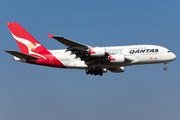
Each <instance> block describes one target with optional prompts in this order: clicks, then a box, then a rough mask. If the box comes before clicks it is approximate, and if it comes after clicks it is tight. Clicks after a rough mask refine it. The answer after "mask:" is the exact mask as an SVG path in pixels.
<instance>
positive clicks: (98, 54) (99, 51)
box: [89, 47, 106, 57]
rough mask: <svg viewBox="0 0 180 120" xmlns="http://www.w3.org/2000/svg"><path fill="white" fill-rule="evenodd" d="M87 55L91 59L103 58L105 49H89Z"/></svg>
mask: <svg viewBox="0 0 180 120" xmlns="http://www.w3.org/2000/svg"><path fill="white" fill-rule="evenodd" d="M89 53H90V55H91V56H92V57H103V56H105V53H106V49H105V47H96V48H91V49H90V50H89Z"/></svg>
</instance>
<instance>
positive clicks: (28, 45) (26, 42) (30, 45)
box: [12, 34, 46, 59]
mask: <svg viewBox="0 0 180 120" xmlns="http://www.w3.org/2000/svg"><path fill="white" fill-rule="evenodd" d="M12 35H13V37H14V38H15V39H16V40H17V41H19V42H20V43H22V44H24V45H26V46H27V48H28V50H29V54H34V55H37V56H40V57H42V58H44V59H46V58H45V57H44V56H42V55H40V54H38V53H35V52H33V51H31V50H32V49H33V50H35V49H36V48H37V47H39V46H41V45H40V44H38V43H35V44H36V46H35V45H34V44H33V43H32V42H30V41H29V40H26V39H23V38H20V37H17V36H15V35H14V34H12Z"/></svg>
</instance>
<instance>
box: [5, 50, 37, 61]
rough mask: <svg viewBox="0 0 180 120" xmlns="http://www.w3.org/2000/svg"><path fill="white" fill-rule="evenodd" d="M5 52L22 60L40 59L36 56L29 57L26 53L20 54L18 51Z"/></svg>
mask: <svg viewBox="0 0 180 120" xmlns="http://www.w3.org/2000/svg"><path fill="white" fill-rule="evenodd" d="M5 52H7V53H9V54H11V55H14V56H16V57H18V58H22V59H39V58H38V57H34V56H31V55H28V54H25V53H21V52H18V51H12V50H5Z"/></svg>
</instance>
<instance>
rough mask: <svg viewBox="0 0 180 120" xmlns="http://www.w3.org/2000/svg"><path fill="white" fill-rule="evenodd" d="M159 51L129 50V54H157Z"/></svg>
mask: <svg viewBox="0 0 180 120" xmlns="http://www.w3.org/2000/svg"><path fill="white" fill-rule="evenodd" d="M158 52H159V49H137V50H130V51H129V53H130V54H134V53H158Z"/></svg>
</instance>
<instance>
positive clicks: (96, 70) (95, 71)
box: [86, 67, 103, 76]
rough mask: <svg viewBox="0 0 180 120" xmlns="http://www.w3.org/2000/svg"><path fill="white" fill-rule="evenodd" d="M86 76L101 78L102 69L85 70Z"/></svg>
mask: <svg viewBox="0 0 180 120" xmlns="http://www.w3.org/2000/svg"><path fill="white" fill-rule="evenodd" d="M86 74H87V75H89V74H90V75H93V74H94V75H95V76H96V75H100V76H102V75H103V73H102V69H100V68H99V67H98V68H95V69H89V70H86Z"/></svg>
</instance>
